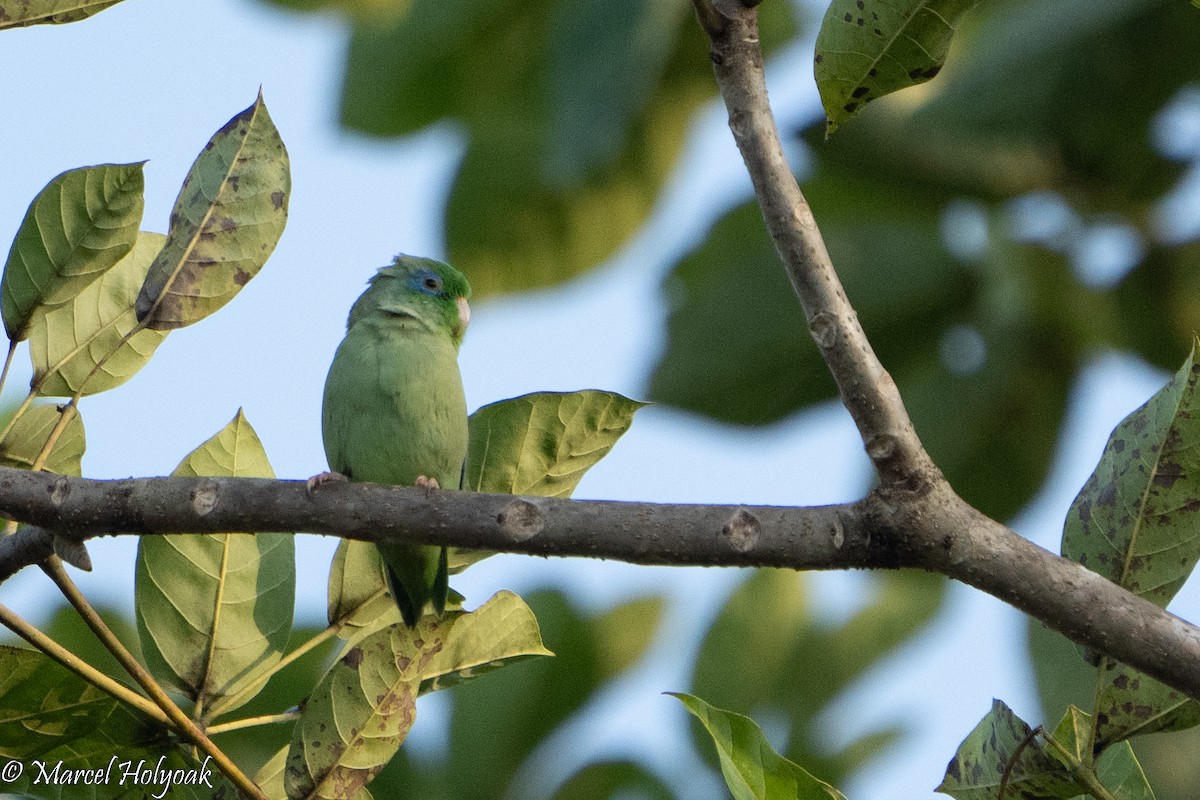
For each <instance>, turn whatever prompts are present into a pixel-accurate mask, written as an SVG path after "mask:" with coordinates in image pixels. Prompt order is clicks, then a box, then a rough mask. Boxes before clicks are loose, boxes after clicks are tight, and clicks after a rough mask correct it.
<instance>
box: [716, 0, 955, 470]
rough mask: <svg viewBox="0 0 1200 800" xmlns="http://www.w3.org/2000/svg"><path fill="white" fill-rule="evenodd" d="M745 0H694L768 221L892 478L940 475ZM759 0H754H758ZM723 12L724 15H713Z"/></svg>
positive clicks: (869, 442)
mask: <svg viewBox="0 0 1200 800" xmlns="http://www.w3.org/2000/svg"><path fill="white" fill-rule="evenodd" d="M743 3H744V0H742V1H741V2H739V0H717V1H716V2H713V3H712V4H711V5H709V0H694V5H695V6H696V9H697V14H698V15H699V16H700V18H701V21H702V23H701V24H702V26H703V27H704V29H705V31H706V32H707V33H708V35H709V40H710V42H711V45H712V49H711V51H710V53H709V56H710V58H711V59H712V63H713V70H714V72H715V73H716V77H717V86H718V87H719V88H720V91H721V97H722V98H724V100H725V107H726V109H727V110H728V112H729V129H730V131H732V132H733V138H734V140H735V141H736V142H737V146H738V150H739V151H740V152H741V154H742V160H743V161H745V163H746V169H747V170H748V171H749V173H750V179H751V181H752V182H753V184H754V193H755V195H756V196H757V198H758V203H759V207H760V208H761V209H762V213H763V219H764V221H765V222H766V225H767V230H768V231H769V232H770V234H771V238H772V240H773V241H774V242H775V249H776V250H777V251H778V252H779V257H780V258H781V259H782V260H783V264H784V266H785V268H786V270H787V274H788V278H789V279H790V280H791V282H792V288H793V289H794V290H795V292H796V296H797V297H798V298H799V300H800V305H801V307H802V308H803V310H804V316H805V319H806V320H807V321H808V329H809V332H810V333H811V334H812V338H813V341H815V342H816V344H817V347H818V348H819V349H820V351H821V356H822V358H824V360H825V363H826V365H827V366H828V368H829V371H830V372H831V373H832V375H833V379H834V381H835V382H836V383H837V387H838V392H839V394H840V395H841V397H842V402H843V403H844V404H845V406H846V408H847V409H848V410H849V411H850V415H851V416H852V417H853V418H854V422H855V424H856V425H857V426H858V430H859V433H860V434H861V435H862V439H863V444H864V445H865V447H866V451H867V455H868V456H870V458H871V461H872V462H874V464H875V469H876V471H877V472H878V473H879V479H880V481H881V483H882V484H883V485H884V486H896V485H907V486H913V485H916V484H920V483H936V482H938V481H941V480H942V475H941V471H940V470H938V469H937V467H936V466H935V465H934V464H933V462H932V461H931V460H930V458H929V456H928V455H926V453H925V449H924V447H923V446H922V445H921V441H920V439H919V438H918V437H917V434H916V431H914V430H913V425H912V421H911V420H910V419H909V417H908V412H907V411H906V410H905V408H904V403H903V402H902V401H901V399H900V393H899V391H898V390H897V389H896V384H895V382H893V381H892V378H891V376H890V375H889V374H888V373H887V371H886V370H885V369H884V368H883V365H882V364H881V363H880V362H879V359H878V358H877V357H876V356H875V351H874V350H873V349H872V348H871V343H870V342H869V341H868V340H867V336H866V333H864V332H863V329H862V325H860V324H859V321H858V315H857V314H856V313H855V311H854V308H853V307H852V306H851V305H850V301H849V300H848V299H847V298H846V293H845V291H844V290H843V289H842V283H841V281H840V280H839V279H838V276H837V271H836V270H835V269H834V267H833V262H832V261H831V260H830V258H829V252H828V251H827V250H826V249H825V241H824V239H822V238H821V232H820V230H818V228H817V222H816V220H815V219H814V218H813V214H812V211H811V210H810V209H809V206H808V202H807V201H806V200H805V199H804V195H803V194H802V193H801V191H800V187H799V186H798V185H797V183H796V179H795V178H794V177H793V176H792V170H791V167H789V166H788V163H787V159H786V157H785V156H784V153H783V146H782V145H781V143H780V139H779V131H778V129H777V128H776V125H775V118H774V115H773V114H772V113H771V107H770V105H769V103H768V102H767V85H766V82H765V80H764V78H763V60H762V50H761V48H760V47H759V41H758V14H757V11H756V10H755V9H754V8H747V7H745V6H746V5H750V4H749V3H745V4H743ZM755 5H756V4H755ZM713 14H717V15H720V16H721V17H723V19H724V20H725V24H723V25H716V24H713V23H712V22H711V21H705V20H706V19H708V18H710V17H711V16H712V15H713Z"/></svg>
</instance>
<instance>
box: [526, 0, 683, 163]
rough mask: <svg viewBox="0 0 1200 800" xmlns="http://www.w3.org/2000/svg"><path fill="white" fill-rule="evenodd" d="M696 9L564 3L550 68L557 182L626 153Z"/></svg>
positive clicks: (633, 1)
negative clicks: (631, 133)
mask: <svg viewBox="0 0 1200 800" xmlns="http://www.w3.org/2000/svg"><path fill="white" fill-rule="evenodd" d="M689 12H690V5H689V4H688V3H687V2H686V0H660V1H659V2H655V3H645V2H642V1H641V0H610V2H607V3H594V2H591V0H563V1H562V2H559V3H558V4H557V7H556V8H554V10H553V11H552V12H551V19H550V30H549V32H548V36H547V38H548V45H547V50H548V53H547V55H546V56H545V58H546V63H545V71H544V76H545V88H544V92H545V103H546V122H545V131H546V145H545V151H544V154H543V155H542V161H543V164H544V167H543V175H544V176H545V177H546V178H549V179H550V180H549V182H550V183H557V184H559V185H565V186H569V185H571V184H575V183H578V182H581V181H583V180H585V179H586V178H587V175H588V173H589V172H591V171H592V170H594V169H595V168H596V167H598V166H600V167H603V166H605V165H608V164H611V163H613V162H614V161H615V160H616V159H617V158H619V157H620V154H621V150H622V149H623V148H624V146H625V145H626V144H627V139H626V137H627V135H628V133H629V131H630V129H631V127H632V126H633V125H634V123H635V122H636V121H637V119H638V117H639V116H640V115H642V114H644V113H646V111H648V109H647V107H646V105H647V103H649V102H650V100H651V98H652V96H653V95H654V92H655V89H656V87H657V84H658V83H659V80H660V79H661V77H662V75H663V72H664V70H665V69H666V67H667V63H668V61H669V59H670V57H671V55H672V51H673V50H674V48H675V43H676V41H677V40H678V39H679V34H680V30H681V24H694V23H693V22H692V20H691V19H688V17H689V16H690V13H689ZM613 53H623V54H624V57H622V58H613V57H612V54H613Z"/></svg>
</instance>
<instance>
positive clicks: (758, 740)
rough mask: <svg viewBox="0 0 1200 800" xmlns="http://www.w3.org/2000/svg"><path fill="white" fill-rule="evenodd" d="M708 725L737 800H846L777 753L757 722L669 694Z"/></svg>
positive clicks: (699, 701)
mask: <svg viewBox="0 0 1200 800" xmlns="http://www.w3.org/2000/svg"><path fill="white" fill-rule="evenodd" d="M668 694H670V695H672V696H673V697H678V698H679V700H680V701H681V702H682V703H683V705H684V707H685V708H686V709H687V710H688V711H690V712H691V713H692V714H693V715H694V716H695V717H696V719H698V720H700V722H701V723H702V724H703V725H704V728H705V730H707V731H708V734H709V736H711V737H712V740H713V743H714V744H715V745H716V746H717V753H718V754H719V756H720V759H721V772H722V773H723V774H724V775H725V783H726V784H727V785H728V786H729V790H730V791H731V792H732V793H733V796H734V800H792V798H796V800H810V798H811V800H828V799H829V798H835V800H839V799H840V800H845V795H843V794H842V793H841V792H839V791H838V790H837V789H834V788H833V787H832V786H830V785H829V784H828V783H825V782H824V781H822V780H818V779H817V778H814V777H813V776H812V775H810V774H809V773H808V772H806V771H805V770H804V769H802V768H801V767H800V766H798V765H797V764H794V763H792V762H791V761H788V760H787V759H786V758H784V757H783V756H781V755H779V754H778V753H776V752H775V749H774V748H772V747H771V743H770V742H768V741H767V738H766V737H765V736H763V732H762V729H761V728H759V727H758V725H756V724H755V723H754V720H752V719H750V718H749V717H747V716H743V715H742V714H735V713H733V712H732V711H725V710H723V709H720V708H714V707H713V706H710V705H709V704H708V703H706V702H704V701H703V700H701V699H700V698H699V697H693V696H692V695H688V694H678V693H675V692H668Z"/></svg>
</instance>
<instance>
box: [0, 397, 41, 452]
mask: <svg viewBox="0 0 1200 800" xmlns="http://www.w3.org/2000/svg"><path fill="white" fill-rule="evenodd" d="M36 399H37V390H31V391H30V392H29V394H27V395H25V399H24V400H22V401H21V405H19V406H17V410H16V411H14V412H13V414H12V416H11V417H9V418H8V423H7V424H6V425H5V426H4V430H0V442H3V441H4V440H5V439H6V438H7V437H8V434H9V431H11V430H12V429H13V426H14V425H16V424H17V420H19V419H20V418H21V415H22V414H24V413H25V412H26V411H28V410H29V407H30V406H31V405H33V401H34V400H36Z"/></svg>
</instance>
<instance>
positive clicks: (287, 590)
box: [134, 410, 296, 711]
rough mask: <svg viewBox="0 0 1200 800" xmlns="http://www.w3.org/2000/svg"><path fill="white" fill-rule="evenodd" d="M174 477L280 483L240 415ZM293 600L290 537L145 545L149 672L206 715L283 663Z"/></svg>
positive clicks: (144, 540)
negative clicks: (222, 701) (191, 701)
mask: <svg viewBox="0 0 1200 800" xmlns="http://www.w3.org/2000/svg"><path fill="white" fill-rule="evenodd" d="M173 474H174V475H186V476H202V475H213V476H231V477H255V478H273V477H275V474H274V472H273V471H272V469H271V465H270V463H268V461H267V456H266V453H264V452H263V448H262V442H260V441H259V438H258V435H257V434H256V433H255V432H254V429H253V428H251V427H250V423H249V422H247V421H246V417H245V416H244V415H243V414H242V412H241V410H239V411H238V413H237V415H236V416H235V417H234V418H233V420H232V421H231V422H230V423H229V424H228V425H226V426H225V427H224V428H223V429H222V430H221V431H219V432H218V433H217V434H216V435H215V436H213V437H212V438H211V439H209V440H208V441H206V442H205V443H204V444H202V445H200V446H199V447H198V448H196V449H195V450H194V451H192V453H191V454H189V455H188V456H187V458H185V459H184V460H183V462H182V463H181V464H180V465H179V467H178V468H176V470H175V472H174V473H173ZM201 500H202V498H199V499H197V502H201ZM295 592H296V566H295V543H294V538H293V537H292V536H289V535H287V534H282V533H272V534H257V535H252V534H232V533H212V534H192V535H184V536H143V537H141V539H140V541H139V544H138V555H137V574H136V585H135V592H134V600H135V612H136V616H137V623H138V633H139V634H140V636H141V641H142V650H143V652H144V654H145V658H146V663H147V665H148V666H149V667H150V669H151V671H152V672H153V673H154V675H155V677H157V678H158V679H159V680H160V681H163V682H166V683H168V684H170V685H172V686H176V687H178V688H179V689H181V690H182V691H184V692H185V693H186V694H187V695H188V696H189V697H190V698H192V699H193V700H195V701H196V703H197V707H198V708H199V709H200V710H201V711H203V710H205V709H207V708H208V707H209V706H210V705H212V704H213V703H215V702H217V701H220V700H221V699H222V698H225V697H228V696H231V695H235V694H237V693H238V692H239V691H241V690H242V689H243V688H245V687H246V686H247V685H249V684H251V683H253V682H254V681H255V680H256V679H257V678H258V677H259V675H260V674H261V673H262V672H263V670H265V669H268V668H269V667H271V666H273V665H274V664H275V663H276V662H278V661H279V659H280V658H281V657H282V655H283V652H284V649H285V647H286V646H287V641H288V635H289V633H290V632H291V627H292V608H293V601H294V597H295ZM249 699H250V696H247V697H244V698H241V701H242V702H244V701H246V700H249ZM228 710H229V708H222V711H228Z"/></svg>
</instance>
